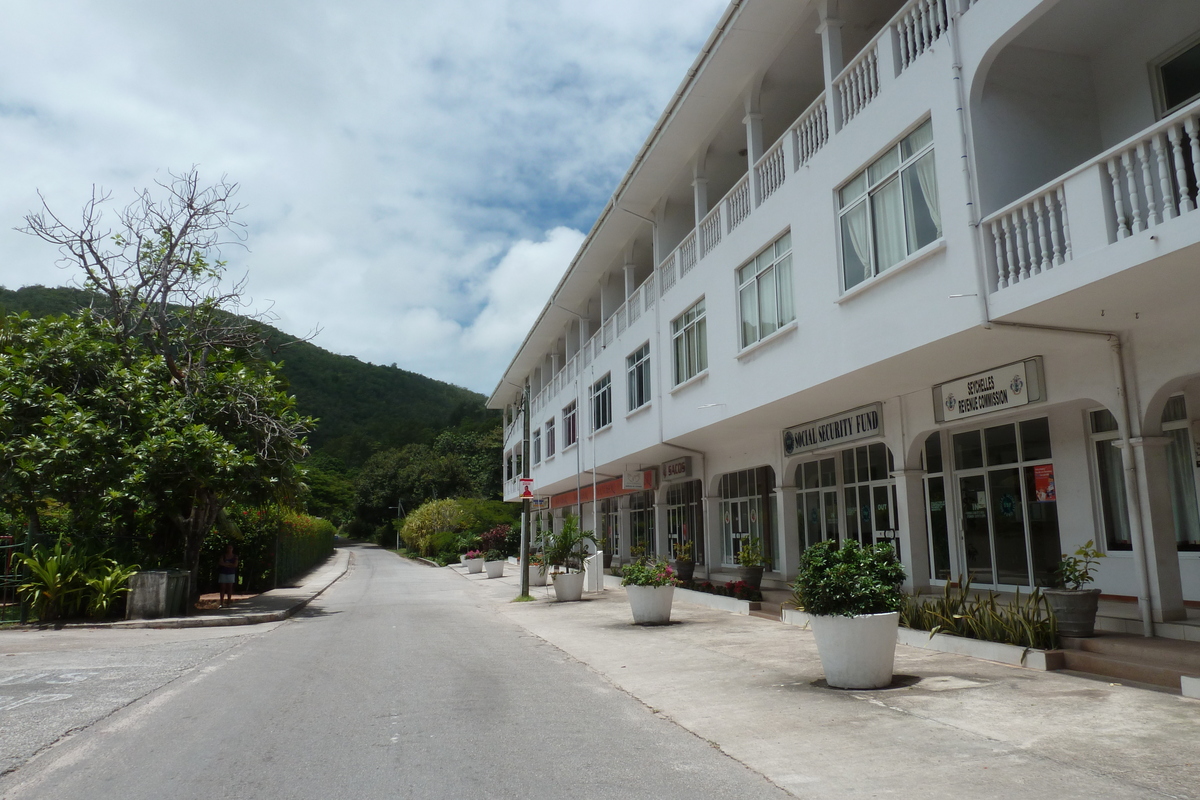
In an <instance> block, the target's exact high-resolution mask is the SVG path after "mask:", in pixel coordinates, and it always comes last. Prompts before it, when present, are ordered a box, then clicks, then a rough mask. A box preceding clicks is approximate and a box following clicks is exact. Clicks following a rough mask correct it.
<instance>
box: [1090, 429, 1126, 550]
mask: <svg viewBox="0 0 1200 800" xmlns="http://www.w3.org/2000/svg"><path fill="white" fill-rule="evenodd" d="M1113 442H1114V440H1113V439H1101V440H1100V441H1098V442H1096V468H1097V471H1098V472H1099V473H1100V474H1099V477H1100V501H1101V505H1102V507H1103V511H1104V527H1105V533H1106V535H1107V539H1108V546H1109V547H1111V548H1114V549H1118V550H1127V549H1129V547H1130V542H1131V541H1132V540H1131V537H1130V534H1129V506H1128V504H1127V502H1126V498H1125V481H1124V479H1123V477H1124V472H1123V468H1122V465H1121V451H1120V449H1118V448H1117V447H1114V446H1113Z"/></svg>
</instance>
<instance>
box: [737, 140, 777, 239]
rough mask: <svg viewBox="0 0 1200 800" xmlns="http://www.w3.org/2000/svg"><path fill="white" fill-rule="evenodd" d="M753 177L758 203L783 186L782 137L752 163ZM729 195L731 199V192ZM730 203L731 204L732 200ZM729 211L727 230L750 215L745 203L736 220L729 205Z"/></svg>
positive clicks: (748, 206) (748, 207) (761, 202)
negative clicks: (756, 186) (739, 216)
mask: <svg viewBox="0 0 1200 800" xmlns="http://www.w3.org/2000/svg"><path fill="white" fill-rule="evenodd" d="M754 177H755V178H756V179H757V181H758V204H759V205H762V204H763V202H764V201H765V200H766V199H767V198H768V197H770V196H771V195H773V194H774V193H775V190H776V189H778V188H779V187H780V186H783V182H784V180H786V179H787V167H786V166H785V165H784V158H783V139H780V140H779V141H778V142H776V143H775V145H774V146H773V147H772V148H771V149H770V150H768V151H767V152H766V153H765V154H764V155H763V157H762V158H760V159H759V160H758V163H757V164H755V165H754ZM730 196H731V200H732V192H731V193H730ZM730 205H731V206H732V205H733V204H732V202H731V203H730ZM729 211H730V217H729V230H731V231H732V230H733V229H734V228H736V227H737V225H738V223H739V222H741V221H742V220H743V219H745V218H746V217H748V216H750V204H749V203H746V204H745V212H744V214H743V215H742V217H741V218H740V219H738V220H737V221H736V222H735V221H734V217H733V208H732V207H731V208H730V209H729Z"/></svg>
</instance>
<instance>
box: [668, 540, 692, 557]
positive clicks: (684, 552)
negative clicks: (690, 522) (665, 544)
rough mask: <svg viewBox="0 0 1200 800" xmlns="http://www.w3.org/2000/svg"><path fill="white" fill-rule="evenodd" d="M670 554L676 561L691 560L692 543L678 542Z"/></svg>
mask: <svg viewBox="0 0 1200 800" xmlns="http://www.w3.org/2000/svg"><path fill="white" fill-rule="evenodd" d="M673 549H674V551H675V552H674V553H673V554H672V555H673V556H674V558H675V560H676V561H691V560H692V543H691V542H680V543H678V544H676V545H675V546H674V548H673Z"/></svg>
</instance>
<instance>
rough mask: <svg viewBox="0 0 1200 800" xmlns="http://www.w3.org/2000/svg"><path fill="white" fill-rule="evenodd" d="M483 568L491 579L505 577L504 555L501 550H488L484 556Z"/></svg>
mask: <svg viewBox="0 0 1200 800" xmlns="http://www.w3.org/2000/svg"><path fill="white" fill-rule="evenodd" d="M483 568H484V569H485V570H487V576H488V577H489V578H499V577H501V576H502V575H504V553H502V552H500V551H499V550H488V551H487V552H486V553H485V554H484V556H483Z"/></svg>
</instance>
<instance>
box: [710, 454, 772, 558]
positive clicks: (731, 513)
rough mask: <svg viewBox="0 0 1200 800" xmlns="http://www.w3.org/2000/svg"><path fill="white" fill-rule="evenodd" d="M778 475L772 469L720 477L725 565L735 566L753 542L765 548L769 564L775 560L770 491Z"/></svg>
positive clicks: (766, 468) (758, 469)
mask: <svg viewBox="0 0 1200 800" xmlns="http://www.w3.org/2000/svg"><path fill="white" fill-rule="evenodd" d="M774 489H775V473H774V472H773V471H772V470H771V468H770V467H759V468H757V469H747V470H742V471H740V472H730V473H727V474H725V475H722V476H721V484H720V495H721V511H720V513H721V526H722V532H723V536H722V539H723V542H724V548H723V551H724V552H723V553H722V563H723V564H724V565H725V566H735V565H736V564H737V557H738V554H739V553H741V552H742V548H743V547H745V546H746V544H747V543H748V542H750V541H751V540H755V541H758V542H759V543H760V544H761V545H762V550H763V555H764V556H765V557H766V559H767V561H768V562H772V561H773V559H774V554H773V548H772V538H773V537H772V536H771V532H772V530H773V526H772V524H771V516H770V514H771V492H772V491H774Z"/></svg>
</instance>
